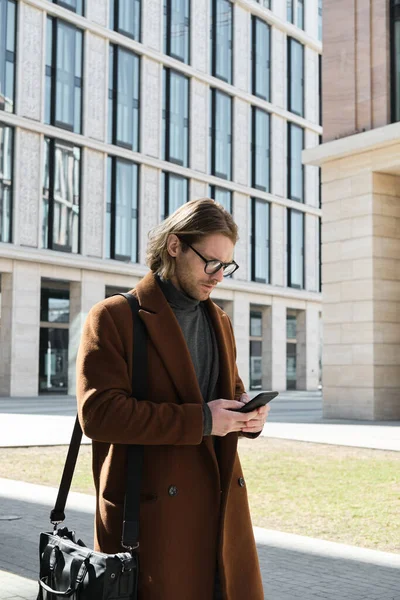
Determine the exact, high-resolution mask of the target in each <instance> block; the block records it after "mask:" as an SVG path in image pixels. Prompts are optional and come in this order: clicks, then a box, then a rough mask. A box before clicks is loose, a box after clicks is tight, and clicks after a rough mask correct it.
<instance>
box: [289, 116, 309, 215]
mask: <svg viewBox="0 0 400 600" xmlns="http://www.w3.org/2000/svg"><path fill="white" fill-rule="evenodd" d="M292 127H297V128H298V129H301V131H302V135H303V143H302V147H303V150H304V138H305V133H304V128H303V127H300V125H297V124H296V123H291V122H290V121H289V122H288V130H287V136H288V137H287V147H288V153H287V196H288V198H289V199H290V200H294V201H295V202H300V203H302V204H305V183H306V182H305V179H306V178H305V169H304V164H303V162H302V163H301V177H302V198H297V197H295V196H293V195H292V169H291V162H292V136H291V131H292Z"/></svg>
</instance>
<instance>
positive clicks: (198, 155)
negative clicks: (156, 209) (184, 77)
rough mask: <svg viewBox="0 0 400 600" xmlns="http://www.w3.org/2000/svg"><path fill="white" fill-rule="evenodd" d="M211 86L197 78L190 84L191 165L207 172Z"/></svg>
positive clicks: (202, 171) (196, 169)
mask: <svg viewBox="0 0 400 600" xmlns="http://www.w3.org/2000/svg"><path fill="white" fill-rule="evenodd" d="M209 94H210V88H209V86H208V85H206V84H205V83H203V82H202V81H198V80H197V79H194V78H193V79H192V81H191V85H190V114H192V115H196V116H195V118H194V119H192V131H191V134H190V166H191V168H192V169H194V170H195V171H199V172H200V173H207V152H208V139H209V136H208V134H209V109H208V107H209V104H210V95H209Z"/></svg>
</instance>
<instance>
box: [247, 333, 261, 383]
mask: <svg viewBox="0 0 400 600" xmlns="http://www.w3.org/2000/svg"><path fill="white" fill-rule="evenodd" d="M261 388H262V341H261V340H250V389H252V390H260V389H261Z"/></svg>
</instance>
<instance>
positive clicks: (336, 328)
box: [324, 323, 342, 347]
mask: <svg viewBox="0 0 400 600" xmlns="http://www.w3.org/2000/svg"><path fill="white" fill-rule="evenodd" d="M341 333H342V328H341V325H340V323H337V324H334V325H332V324H328V323H324V346H325V347H326V346H329V345H330V344H340V342H341V341H342V340H341Z"/></svg>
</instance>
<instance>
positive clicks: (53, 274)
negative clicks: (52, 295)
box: [39, 263, 82, 281]
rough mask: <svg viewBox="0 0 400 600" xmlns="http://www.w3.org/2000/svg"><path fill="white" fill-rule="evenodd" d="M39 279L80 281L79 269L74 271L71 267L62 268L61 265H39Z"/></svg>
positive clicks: (80, 272)
mask: <svg viewBox="0 0 400 600" xmlns="http://www.w3.org/2000/svg"><path fill="white" fill-rule="evenodd" d="M39 267H40V277H46V278H47V279H63V280H64V281H80V280H81V278H82V271H81V269H74V268H72V267H64V266H61V265H46V264H44V263H40V264H39Z"/></svg>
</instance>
